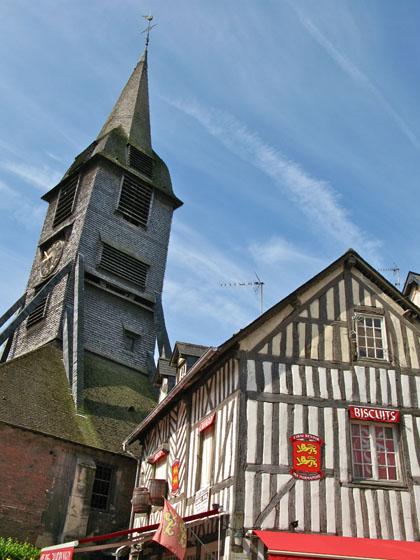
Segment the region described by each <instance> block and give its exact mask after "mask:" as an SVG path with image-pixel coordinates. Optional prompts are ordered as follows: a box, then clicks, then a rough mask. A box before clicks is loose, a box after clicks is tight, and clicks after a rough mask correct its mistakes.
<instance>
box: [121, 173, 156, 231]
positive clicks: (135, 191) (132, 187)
mask: <svg viewBox="0 0 420 560" xmlns="http://www.w3.org/2000/svg"><path fill="white" fill-rule="evenodd" d="M151 200H152V188H151V187H150V185H148V184H147V183H145V182H144V181H141V180H140V179H137V178H134V177H131V176H129V175H125V176H124V179H123V182H122V186H121V194H120V200H119V202H118V208H117V210H118V212H119V213H120V214H121V215H122V217H123V218H124V219H125V220H127V221H128V222H130V223H132V224H134V225H136V226H142V227H146V225H147V221H148V219H149V210H150V203H151Z"/></svg>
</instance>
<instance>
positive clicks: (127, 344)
mask: <svg viewBox="0 0 420 560" xmlns="http://www.w3.org/2000/svg"><path fill="white" fill-rule="evenodd" d="M139 338H140V336H139V335H138V334H136V333H134V332H131V331H129V330H126V329H124V350H127V351H128V352H132V353H134V352H135V350H136V347H137V341H138V340H139Z"/></svg>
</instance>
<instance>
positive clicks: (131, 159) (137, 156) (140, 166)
mask: <svg viewBox="0 0 420 560" xmlns="http://www.w3.org/2000/svg"><path fill="white" fill-rule="evenodd" d="M127 163H128V165H129V166H130V167H132V168H133V169H135V170H136V171H139V172H140V173H143V175H146V177H149V179H151V178H152V175H153V159H152V158H151V157H149V156H148V155H146V154H144V153H143V152H141V151H140V150H138V149H137V148H135V147H134V146H131V145H130V144H129V145H128V146H127Z"/></svg>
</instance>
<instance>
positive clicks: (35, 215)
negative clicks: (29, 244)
mask: <svg viewBox="0 0 420 560" xmlns="http://www.w3.org/2000/svg"><path fill="white" fill-rule="evenodd" d="M2 210H3V211H7V212H8V213H11V214H12V216H13V217H14V219H15V220H16V221H17V222H19V223H20V224H22V225H23V226H24V227H25V229H27V230H33V229H39V227H40V225H41V224H42V221H43V218H44V214H45V207H44V206H41V205H40V204H39V205H34V204H32V203H30V202H29V201H28V200H27V199H25V198H24V197H23V196H22V195H21V194H20V193H18V192H16V191H14V190H13V189H11V188H10V187H9V186H8V185H6V184H5V183H3V182H1V181H0V211H2Z"/></svg>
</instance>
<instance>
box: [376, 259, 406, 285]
mask: <svg viewBox="0 0 420 560" xmlns="http://www.w3.org/2000/svg"><path fill="white" fill-rule="evenodd" d="M378 270H379V271H380V272H393V273H394V286H396V287H397V288H398V289H400V286H401V283H400V269H399V268H398V266H397V265H396V264H395V263H394V266H393V267H392V268H378Z"/></svg>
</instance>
